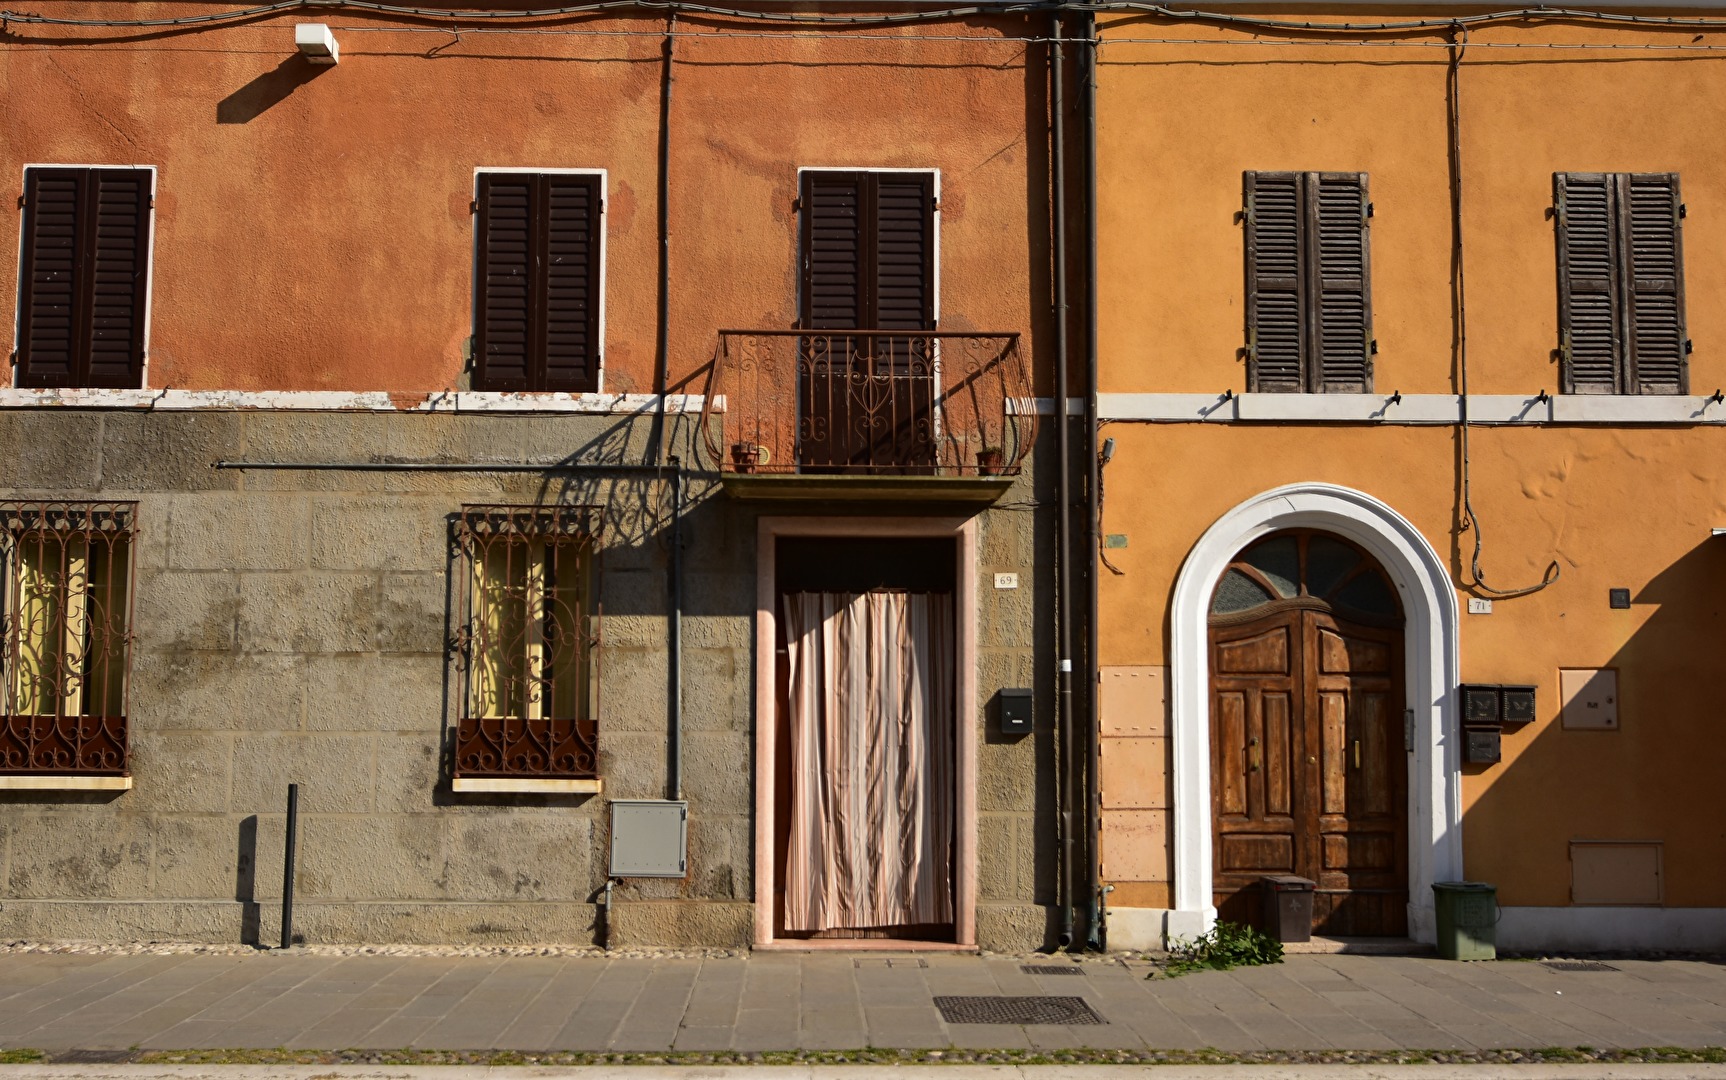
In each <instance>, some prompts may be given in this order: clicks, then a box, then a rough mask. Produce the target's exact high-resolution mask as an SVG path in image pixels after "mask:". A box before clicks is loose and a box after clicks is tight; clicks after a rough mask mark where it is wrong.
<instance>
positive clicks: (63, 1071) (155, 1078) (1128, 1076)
mask: <svg viewBox="0 0 1726 1080" xmlns="http://www.w3.org/2000/svg"><path fill="white" fill-rule="evenodd" d="M885 1068H887V1069H892V1070H904V1069H910V1068H917V1069H921V1070H926V1071H928V1072H930V1073H931V1074H933V1075H938V1076H939V1077H941V1078H942V1080H1069V1078H1073V1080H1229V1078H1234V1077H1242V1078H1246V1080H1322V1078H1326V1077H1336V1076H1345V1077H1348V1078H1349V1080H1465V1078H1466V1080H1479V1078H1480V1077H1483V1076H1492V1077H1504V1078H1506V1080H1680V1078H1694V1080H1726V1065H1716V1064H1664V1063H1663V1064H1615V1065H1584V1064H1548V1065H1504V1064H1474V1065H1440V1064H1427V1065H1103V1064H1099V1065H921V1066H910V1065H888V1066H885ZM883 1069H884V1067H883V1066H881V1065H581V1066H538V1067H536V1066H505V1065H498V1066H483V1065H481V1066H476V1065H401V1066H390V1065H383V1066H377V1065H0V1078H4V1080H544V1078H558V1077H567V1078H569V1080H741V1078H743V1077H754V1076H763V1077H771V1078H773V1080H860V1078H863V1077H870V1078H879V1077H880V1076H882V1075H883Z"/></svg>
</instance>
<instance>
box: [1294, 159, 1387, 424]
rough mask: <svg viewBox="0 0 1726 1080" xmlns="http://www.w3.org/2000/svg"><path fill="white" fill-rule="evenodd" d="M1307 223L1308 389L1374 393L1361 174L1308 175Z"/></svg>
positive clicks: (1369, 281) (1369, 277)
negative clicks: (1311, 364) (1312, 365)
mask: <svg viewBox="0 0 1726 1080" xmlns="http://www.w3.org/2000/svg"><path fill="white" fill-rule="evenodd" d="M1306 197H1307V207H1308V217H1307V222H1308V226H1309V228H1310V230H1311V232H1310V235H1311V237H1312V241H1311V243H1310V244H1309V246H1308V256H1309V259H1310V266H1311V277H1310V281H1311V295H1312V298H1313V299H1312V302H1311V304H1310V305H1309V308H1308V311H1309V317H1310V320H1311V322H1310V326H1311V332H1310V336H1309V339H1308V340H1309V342H1310V343H1311V344H1310V349H1309V352H1308V355H1309V356H1315V357H1317V358H1318V364H1317V365H1316V366H1317V369H1318V370H1316V371H1309V373H1308V383H1307V385H1308V389H1310V390H1313V391H1325V392H1328V393H1333V394H1365V393H1370V392H1371V391H1372V273H1371V266H1370V261H1369V253H1368V234H1367V222H1368V218H1367V188H1366V174H1365V173H1309V174H1308V175H1307V191H1306Z"/></svg>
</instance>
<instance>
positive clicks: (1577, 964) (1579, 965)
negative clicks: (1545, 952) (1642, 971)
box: [1540, 960, 1618, 971]
mask: <svg viewBox="0 0 1726 1080" xmlns="http://www.w3.org/2000/svg"><path fill="white" fill-rule="evenodd" d="M1540 966H1541V967H1545V968H1551V969H1552V970H1553V971H1617V970H1618V969H1617V968H1615V967H1613V966H1612V965H1611V964H1602V963H1601V962H1600V961H1598V960H1542V961H1541V962H1540Z"/></svg>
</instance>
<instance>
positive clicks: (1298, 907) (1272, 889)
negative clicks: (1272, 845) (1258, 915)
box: [1259, 874, 1314, 942]
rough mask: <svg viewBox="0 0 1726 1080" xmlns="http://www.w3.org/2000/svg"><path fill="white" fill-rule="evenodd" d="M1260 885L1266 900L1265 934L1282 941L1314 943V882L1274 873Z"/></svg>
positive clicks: (1261, 880) (1260, 882) (1291, 875)
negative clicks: (1312, 941)
mask: <svg viewBox="0 0 1726 1080" xmlns="http://www.w3.org/2000/svg"><path fill="white" fill-rule="evenodd" d="M1259 886H1260V888H1261V889H1263V891H1264V898H1265V933H1267V934H1269V935H1270V936H1271V937H1273V938H1275V939H1276V940H1278V941H1285V942H1286V941H1311V940H1312V891H1313V888H1314V882H1312V881H1309V880H1307V879H1306V878H1303V877H1295V876H1294V875H1293V874H1273V875H1271V876H1269V877H1266V878H1262V879H1260V881H1259Z"/></svg>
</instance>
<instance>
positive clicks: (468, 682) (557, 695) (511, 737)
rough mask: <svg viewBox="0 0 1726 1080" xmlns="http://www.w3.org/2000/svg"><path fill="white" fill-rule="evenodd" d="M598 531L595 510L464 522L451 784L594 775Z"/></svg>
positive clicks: (511, 513)
mask: <svg viewBox="0 0 1726 1080" xmlns="http://www.w3.org/2000/svg"><path fill="white" fill-rule="evenodd" d="M598 524H599V515H598V512H597V508H595V507H590V506H554V507H538V506H535V507H525V506H470V507H465V508H463V510H462V512H461V514H460V515H459V517H458V518H457V521H456V524H455V544H456V549H457V553H458V561H459V566H460V573H461V579H462V592H463V599H462V606H461V609H460V610H461V612H462V621H461V624H460V626H459V627H458V628H457V632H456V636H455V640H454V643H453V644H454V649H455V654H456V661H457V663H458V664H459V667H460V672H461V720H460V723H459V724H458V726H457V730H456V740H455V760H454V775H455V776H457V777H460V778H480V777H539V778H548V779H549V778H557V779H580V778H589V777H592V776H594V775H595V772H596V769H597V765H598V752H597V733H598V732H597V721H596V719H595V717H596V716H597V714H598V704H599V693H598V685H599V680H598V670H597V667H598V663H597V657H598V648H599V606H598V604H597V603H595V602H594V599H593V598H594V583H595V581H596V580H597V574H598V556H599V545H598V536H599V528H598Z"/></svg>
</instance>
